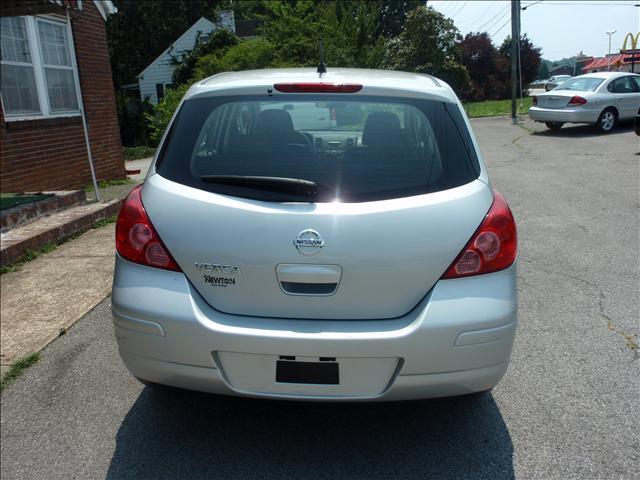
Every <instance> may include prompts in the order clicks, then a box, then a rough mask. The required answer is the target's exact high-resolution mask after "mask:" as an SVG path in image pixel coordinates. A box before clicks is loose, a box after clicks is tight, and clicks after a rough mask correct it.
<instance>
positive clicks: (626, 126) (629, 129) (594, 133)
mask: <svg viewBox="0 0 640 480" xmlns="http://www.w3.org/2000/svg"><path fill="white" fill-rule="evenodd" d="M624 133H633V123H622V124H618V125H616V126H615V128H614V129H613V130H612V131H610V132H609V133H602V132H600V131H598V129H597V128H596V127H594V126H593V125H564V126H563V127H562V128H561V129H560V130H537V131H535V132H531V135H534V136H536V137H538V136H539V137H569V138H587V137H600V136H603V135H620V134H624Z"/></svg>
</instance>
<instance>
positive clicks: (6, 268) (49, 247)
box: [0, 242, 58, 275]
mask: <svg viewBox="0 0 640 480" xmlns="http://www.w3.org/2000/svg"><path fill="white" fill-rule="evenodd" d="M57 247H58V245H57V244H56V243H54V242H47V243H45V244H44V245H43V246H42V247H40V248H38V249H36V250H27V253H25V254H24V255H23V256H22V257H20V258H19V259H18V260H16V261H15V262H13V263H9V264H7V265H2V266H0V275H2V274H5V273H9V272H15V271H17V270H20V267H22V265H24V264H25V263H27V262H30V261H32V260H35V259H36V258H38V257H39V256H40V255H43V254H45V253H49V252H52V251H53V250H55V249H56V248H57Z"/></svg>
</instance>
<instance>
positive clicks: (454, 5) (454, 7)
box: [440, 2, 460, 17]
mask: <svg viewBox="0 0 640 480" xmlns="http://www.w3.org/2000/svg"><path fill="white" fill-rule="evenodd" d="M459 3H460V2H455V3H454V2H446V5H447V7H449V6H450V5H452V7H451V10H449V8H447V10H448V11H451V12H453V11H454V10H455V9H456V8H458V4H459ZM444 10H445V9H444V5H443V6H442V9H441V10H440V13H442V14H443V15H445V16H447V17H448V16H449V14H448V13H445V11H444Z"/></svg>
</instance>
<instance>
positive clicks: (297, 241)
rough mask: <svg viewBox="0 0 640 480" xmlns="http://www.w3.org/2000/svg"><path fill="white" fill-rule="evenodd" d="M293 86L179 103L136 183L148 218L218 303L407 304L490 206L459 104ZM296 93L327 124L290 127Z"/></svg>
mask: <svg viewBox="0 0 640 480" xmlns="http://www.w3.org/2000/svg"><path fill="white" fill-rule="evenodd" d="M292 97H294V98H291V100H290V99H289V97H287V100H286V102H287V103H286V105H287V107H286V109H283V108H282V99H280V100H279V104H280V106H279V107H277V106H276V107H275V108H271V107H272V106H274V105H276V103H270V102H273V101H272V100H270V99H269V98H263V97H255V96H248V97H243V98H236V97H234V98H218V99H214V100H211V99H208V101H209V103H205V104H198V103H197V102H199V101H200V100H197V99H196V100H193V101H192V103H191V104H189V102H185V104H184V106H183V110H182V111H181V112H180V113H179V115H178V116H177V120H176V122H175V125H174V126H173V127H172V131H171V132H170V135H169V137H168V138H169V140H168V146H165V147H164V148H163V151H162V154H161V155H162V158H161V159H160V161H159V163H158V165H157V171H158V174H155V175H152V176H150V177H149V178H148V179H147V181H146V182H145V184H144V187H143V190H142V199H143V203H144V205H145V208H146V210H147V212H148V214H149V218H150V219H151V221H152V223H153V225H154V226H155V228H156V230H157V232H158V234H159V235H160V237H161V238H162V240H163V242H164V243H165V245H166V246H167V248H168V250H169V251H170V252H171V254H172V255H173V257H174V258H175V260H176V261H177V263H178V265H179V266H180V268H181V269H182V270H183V272H184V274H185V275H186V276H187V277H188V279H189V281H190V282H191V284H192V285H193V287H194V288H195V289H196V290H197V291H198V293H199V294H200V295H201V296H202V297H203V298H204V299H205V300H206V301H207V302H208V303H209V304H210V305H211V306H212V307H214V308H216V309H218V310H220V311H223V312H225V313H230V314H239V315H251V316H265V317H282V318H307V319H345V320H347V319H385V318H393V317H398V316H401V315H403V314H406V313H407V312H408V311H410V310H411V309H412V308H414V307H415V306H416V304H418V303H419V302H420V300H421V299H422V298H423V297H424V296H425V295H426V294H427V293H428V292H429V290H430V289H431V288H432V287H433V286H434V285H435V283H436V282H437V281H438V280H439V279H440V277H441V276H442V274H443V273H444V272H445V271H446V270H447V267H448V266H449V265H450V264H451V263H452V261H453V260H454V259H455V258H456V256H457V255H458V253H459V252H460V250H461V249H462V248H463V247H464V245H465V244H466V242H467V241H468V240H469V238H470V237H471V236H472V235H473V233H474V231H475V230H476V228H477V227H478V225H479V224H480V223H481V222H482V220H483V218H484V216H485V214H486V213H487V211H488V209H489V208H490V206H491V202H492V198H493V196H492V192H491V189H490V188H489V186H488V185H487V184H486V183H484V182H482V181H480V180H478V175H479V171H480V169H479V163H478V160H477V158H476V156H475V151H474V150H473V145H472V142H471V139H470V135H469V133H468V130H467V128H466V126H465V123H464V121H463V120H462V116H461V113H460V112H459V108H458V107H457V105H455V104H452V103H449V104H444V103H443V102H440V101H434V100H410V101H409V100H406V101H404V100H398V99H397V98H395V99H386V98H383V97H376V98H371V97H367V96H356V95H349V96H345V97H341V98H339V99H336V98H334V96H330V97H329V98H326V97H318V96H309V95H300V96H292ZM353 97H356V98H353ZM325 98H326V99H325ZM297 102H304V103H305V107H304V108H305V110H304V111H305V112H307V111H308V109H309V108H311V107H310V106H309V105H316V106H317V107H318V108H320V109H330V111H331V113H330V114H331V115H332V116H335V117H336V126H335V127H333V126H332V127H330V128H329V127H327V126H326V125H325V126H324V127H323V128H319V127H318V128H314V127H316V126H314V125H310V126H309V127H310V128H309V130H302V129H296V126H295V124H293V125H292V124H291V122H290V120H289V115H287V111H290V110H291V109H292V108H293V109H295V108H296V106H297V105H298V103H297ZM265 110H266V111H268V113H267V114H264V113H263V112H264V111H265ZM274 110H277V112H275V113H274ZM301 110H302V109H301ZM281 112H285V113H281ZM263 117H268V119H269V122H268V123H264V118H263ZM307 118H313V116H312V115H307ZM229 125H232V127H229ZM260 129H263V130H265V131H266V133H267V135H265V136H264V137H263V134H265V131H261V130H260ZM323 129H324V130H323ZM323 131H324V132H325V133H323ZM309 132H313V133H309ZM336 134H340V135H343V136H346V137H347V138H351V139H352V140H351V141H350V142H349V143H347V142H346V141H345V142H340V145H339V146H336V145H334V146H333V147H331V148H333V150H332V149H330V148H328V147H327V142H323V141H322V139H323V136H325V135H326V136H329V137H330V136H335V135H336ZM234 137H235V138H234ZM307 139H308V142H307ZM318 139H320V140H321V141H317V140H318ZM398 139H400V140H398ZM389 146H390V147H391V148H387V147H389ZM274 179H275V180H274ZM292 181H302V182H303V183H301V185H302V187H300V188H298V187H299V185H297V184H296V183H293V184H292V183H291V182H292ZM304 182H306V183H304ZM307 185H312V187H307ZM313 185H315V186H313Z"/></svg>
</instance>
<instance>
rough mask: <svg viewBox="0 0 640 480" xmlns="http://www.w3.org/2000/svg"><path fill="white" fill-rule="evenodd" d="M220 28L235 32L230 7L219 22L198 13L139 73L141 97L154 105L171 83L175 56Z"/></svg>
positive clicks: (219, 17) (184, 52)
mask: <svg viewBox="0 0 640 480" xmlns="http://www.w3.org/2000/svg"><path fill="white" fill-rule="evenodd" d="M219 28H226V29H227V30H230V31H232V32H235V19H234V14H233V10H223V11H222V12H220V14H219V15H218V23H213V22H212V21H210V20H207V19H206V18H204V17H201V18H200V20H198V21H197V22H196V23H194V24H193V25H191V27H190V28H189V29H188V30H187V31H186V32H184V33H183V34H182V35H180V37H179V38H178V39H177V40H176V41H175V42H173V43H172V44H171V45H169V48H167V49H166V50H165V51H164V52H162V53H161V54H160V56H159V57H158V58H156V59H155V60H154V61H153V62H151V63H150V64H149V65H148V66H147V68H145V69H144V70H143V71H142V72H140V73H139V74H138V86H139V88H140V98H141V99H142V100H144V99H145V98H148V99H149V101H150V102H151V103H153V104H154V105H157V103H158V100H159V99H161V98H162V96H163V95H164V91H165V88H167V87H170V86H171V85H172V83H173V71H174V70H175V68H176V66H175V63H174V59H177V60H180V59H181V58H182V57H183V56H184V55H185V54H186V53H188V52H190V51H191V50H192V49H193V47H194V46H195V44H196V42H203V41H206V40H207V39H208V38H209V36H210V35H211V33H212V32H214V31H216V30H218V29H219Z"/></svg>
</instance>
